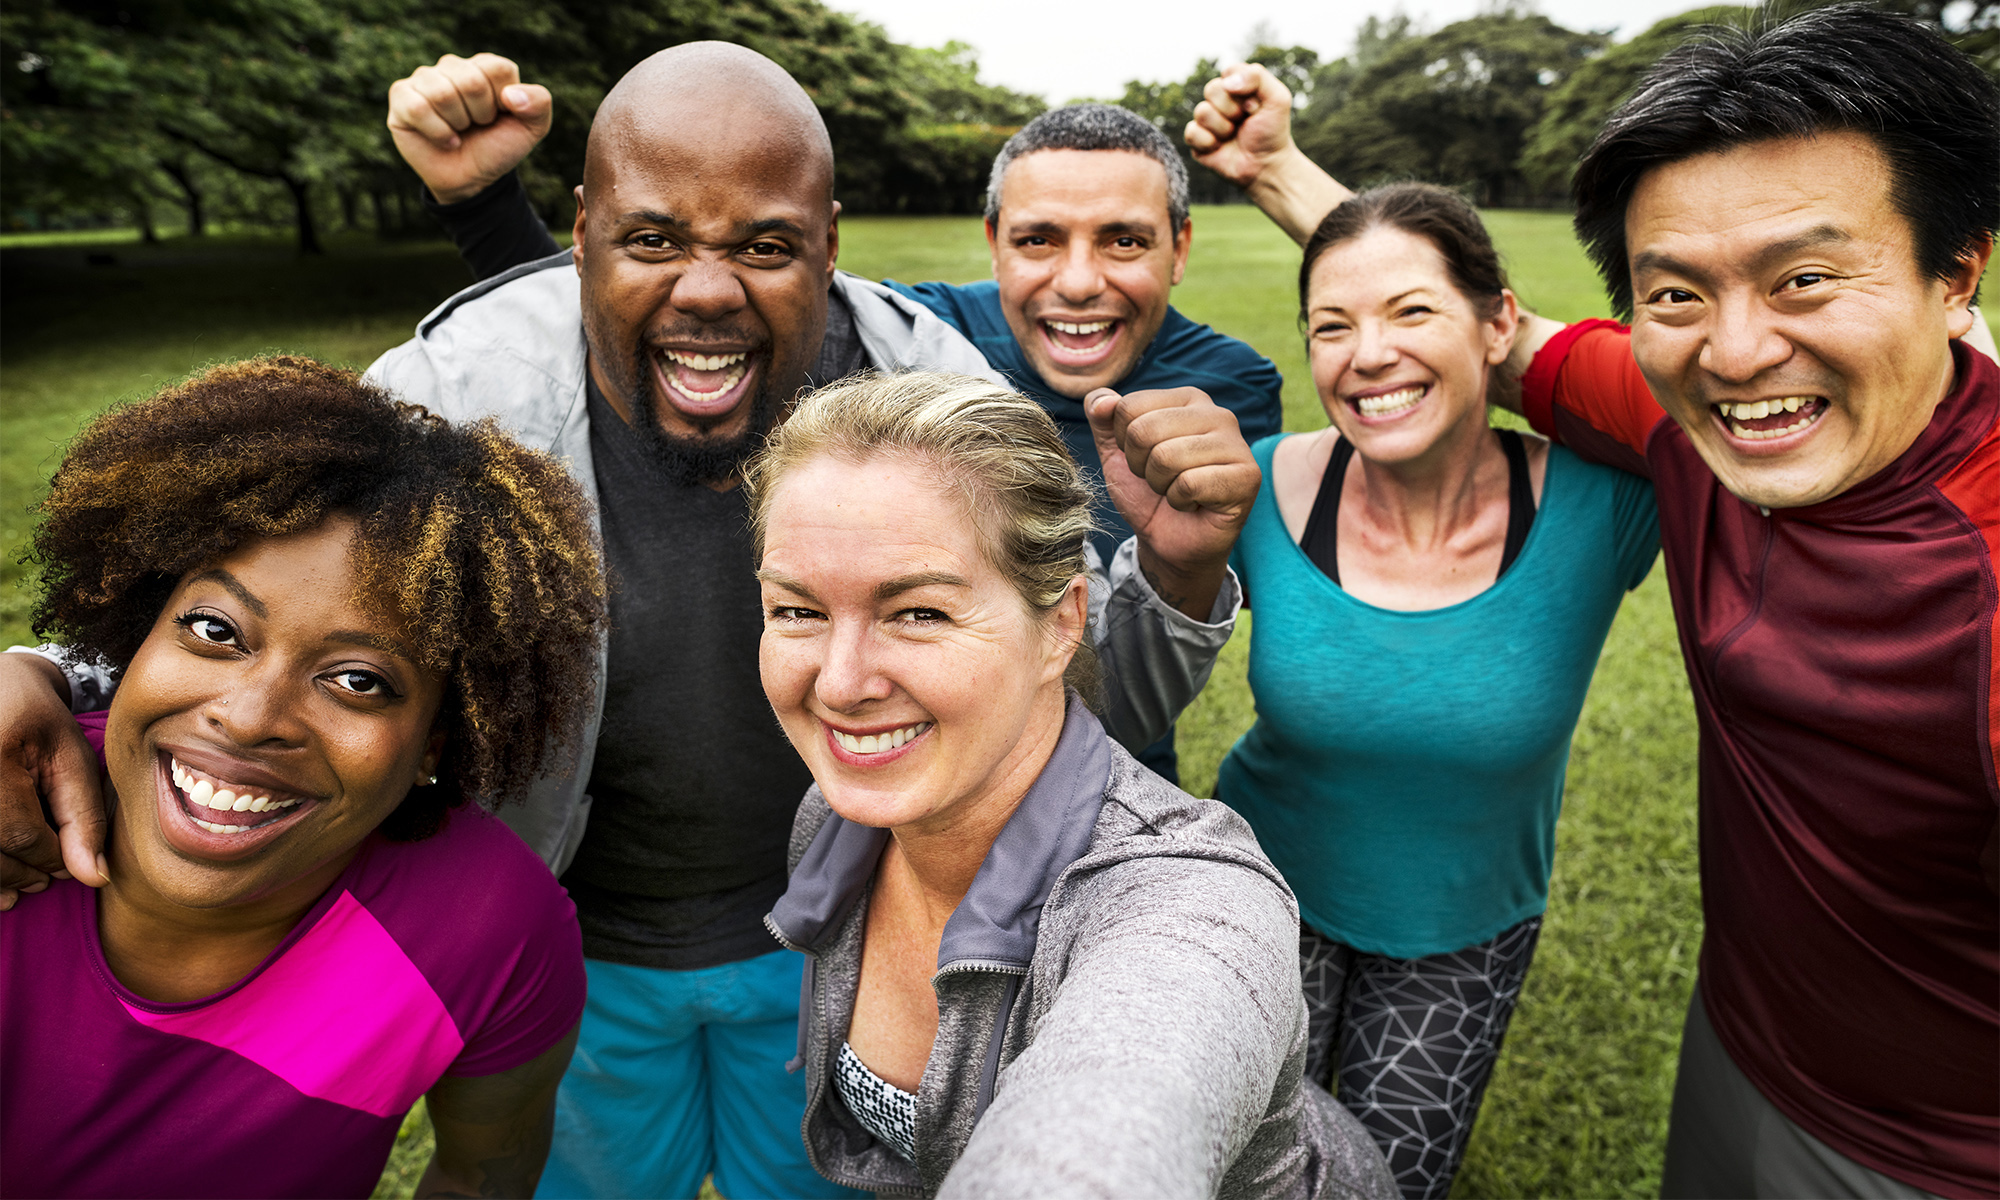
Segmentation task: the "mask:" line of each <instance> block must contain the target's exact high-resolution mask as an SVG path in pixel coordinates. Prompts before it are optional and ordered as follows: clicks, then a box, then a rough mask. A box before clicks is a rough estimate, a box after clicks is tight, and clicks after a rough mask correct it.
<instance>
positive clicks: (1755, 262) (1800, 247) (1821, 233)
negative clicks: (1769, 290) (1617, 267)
mask: <svg viewBox="0 0 2000 1200" xmlns="http://www.w3.org/2000/svg"><path fill="white" fill-rule="evenodd" d="M1853 240H1854V235H1853V234H1851V233H1849V232H1847V231H1846V230H1845V229H1842V228H1840V227H1839V226H1837V225H1815V226H1813V227H1812V228H1811V229H1808V230H1805V231H1804V232H1801V233H1797V234H1794V235H1792V236H1791V237H1788V238H1784V239H1782V240H1780V241H1776V242H1772V243H1771V244H1770V245H1768V246H1764V247H1762V248H1760V249H1759V250H1758V251H1757V252H1756V253H1754V254H1752V255H1751V256H1750V259H1749V262H1748V263H1747V264H1746V265H1747V266H1748V267H1749V268H1750V270H1751V271H1753V272H1754V271H1761V270H1764V269H1766V268H1768V267H1770V266H1771V264H1773V263H1776V262H1779V261H1781V260H1783V259H1787V258H1790V257H1791V256H1793V255H1794V254H1798V253H1800V252H1802V251H1805V250H1816V249H1818V248H1819V247H1821V246H1838V245H1843V244H1845V243H1847V242H1851V241H1853ZM1645 271H1666V272H1668V273H1670V274H1674V275H1685V276H1687V277H1688V278H1689V279H1693V280H1697V281H1705V280H1706V279H1707V278H1708V274H1709V273H1708V272H1707V271H1705V270H1703V269H1701V268H1699V267H1696V266H1695V265H1694V264H1693V263H1689V262H1686V261H1683V260H1682V259H1678V258H1675V257H1674V256H1673V255H1671V254H1665V253H1662V252H1660V251H1658V250H1642V251H1640V252H1639V253H1638V254H1635V255H1633V256H1632V274H1634V275H1638V274H1640V273H1642V272H1645Z"/></svg>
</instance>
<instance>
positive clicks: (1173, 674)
mask: <svg viewBox="0 0 2000 1200" xmlns="http://www.w3.org/2000/svg"><path fill="white" fill-rule="evenodd" d="M1085 557H1086V559H1087V560H1088V562H1089V564H1090V568H1091V580H1090V627H1091V629H1092V631H1093V636H1094V639H1095V644H1096V648H1097V660H1098V667H1099V669H1100V671H1101V672H1102V674H1103V677H1104V712H1103V721H1104V728H1105V730H1106V731H1107V732H1108V733H1110V734H1111V736H1112V737H1113V738H1115V739H1116V740H1117V741H1118V742H1119V744H1121V745H1123V746H1124V747H1125V748H1126V749H1128V750H1131V751H1133V752H1134V753H1137V752H1138V751H1139V750H1140V749H1142V748H1144V747H1146V746H1150V745H1152V744H1153V743H1154V742H1155V741H1158V740H1159V739H1160V738H1162V737H1164V736H1165V735H1166V732H1167V730H1168V729H1169V728H1171V727H1172V725H1173V722H1174V718H1176V717H1178V716H1180V714H1181V710H1182V709H1184V708H1186V707H1187V706H1188V705H1189V704H1192V703H1193V702H1194V698H1195V697H1196V696H1198V695H1200V694H1201V689H1202V687H1203V686H1204V685H1206V684H1207V683H1208V676H1209V672H1210V671H1211V670H1213V669H1214V667H1215V656H1216V655H1217V654H1220V653H1221V652H1222V647H1223V645H1224V644H1225V643H1227V642H1228V641H1229V635H1230V634H1231V633H1232V632H1234V631H1235V628H1236V612H1237V610H1238V609H1239V608H1241V607H1242V603H1243V589H1242V588H1241V587H1239V586H1238V585H1237V582H1236V575H1235V572H1233V571H1232V572H1230V573H1229V575H1228V577H1227V578H1226V579H1224V581H1223V584H1222V593H1221V594H1220V595H1218V596H1217V597H1216V600H1215V607H1214V608H1213V609H1211V610H1210V612H1209V619H1208V620H1207V621H1205V622H1204V621H1196V620H1195V619H1193V618H1192V617H1189V616H1188V615H1187V614H1186V613H1183V612H1181V611H1180V610H1179V609H1177V608H1175V607H1174V606H1173V605H1171V604H1168V603H1167V602H1166V601H1165V600H1162V599H1161V598H1160V596H1159V593H1157V592H1155V591H1154V590H1153V587H1152V585H1151V584H1149V583H1147V582H1146V575H1145V572H1143V571H1141V570H1140V569H1139V539H1138V538H1136V537H1131V538H1127V539H1125V542H1124V544H1123V545H1121V546H1119V547H1118V552H1117V553H1116V554H1115V555H1113V556H1112V559H1111V566H1110V568H1109V569H1108V570H1107V569H1105V568H1104V567H1103V566H1102V560H1101V559H1099V558H1098V555H1097V548H1096V546H1094V545H1089V544H1088V543H1086V550H1085Z"/></svg>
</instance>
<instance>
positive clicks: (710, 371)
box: [652, 349, 756, 417]
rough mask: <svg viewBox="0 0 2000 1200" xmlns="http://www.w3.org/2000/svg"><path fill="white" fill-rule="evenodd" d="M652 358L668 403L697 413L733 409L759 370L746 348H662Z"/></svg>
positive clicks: (698, 415) (718, 413) (716, 413)
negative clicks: (711, 350)
mask: <svg viewBox="0 0 2000 1200" xmlns="http://www.w3.org/2000/svg"><path fill="white" fill-rule="evenodd" d="M652 360H653V370H654V372H655V373H656V374H657V375H658V376H659V382H660V390H661V391H662V392H663V393H664V394H665V395H666V398H667V401H668V403H670V404H672V405H673V406H674V407H675V408H677V409H679V410H681V411H682V412H684V413H687V414H688V415H690V416H694V417H714V416H719V415H721V414H723V413H726V412H729V411H731V410H732V409H734V408H735V407H736V406H737V404H738V403H739V402H740V401H741V400H742V399H743V396H744V394H745V393H746V392H747V391H748V390H749V383H750V380H751V377H752V376H753V375H754V374H755V372H756V364H755V363H753V362H752V361H751V359H750V352H749V351H747V350H738V351H734V352H732V353H727V354H696V353H694V352H692V351H686V350H666V349H660V350H655V351H654V352H653V355H652Z"/></svg>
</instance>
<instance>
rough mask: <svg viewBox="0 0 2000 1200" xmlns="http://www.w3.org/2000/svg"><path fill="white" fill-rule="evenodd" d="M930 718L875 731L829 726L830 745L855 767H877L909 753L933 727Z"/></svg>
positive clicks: (834, 753)
mask: <svg viewBox="0 0 2000 1200" xmlns="http://www.w3.org/2000/svg"><path fill="white" fill-rule="evenodd" d="M931 724H932V723H931V722H929V721H918V722H916V723H914V724H911V725H901V726H898V727H896V728H894V729H884V730H880V731H878V732H875V733H849V732H847V731H846V730H844V729H835V728H834V727H833V726H831V725H828V726H827V727H826V740H827V745H828V746H829V747H830V748H831V749H832V750H833V756H834V757H835V758H837V759H839V760H840V761H841V762H843V763H846V764H847V765H849V766H854V767H878V766H882V765H884V764H887V763H891V762H894V761H895V760H896V759H899V758H901V757H903V755H905V754H907V753H909V751H910V747H911V746H912V745H913V744H914V743H915V742H916V741H917V740H918V739H920V738H922V737H923V736H924V735H925V734H926V733H929V732H930V730H931Z"/></svg>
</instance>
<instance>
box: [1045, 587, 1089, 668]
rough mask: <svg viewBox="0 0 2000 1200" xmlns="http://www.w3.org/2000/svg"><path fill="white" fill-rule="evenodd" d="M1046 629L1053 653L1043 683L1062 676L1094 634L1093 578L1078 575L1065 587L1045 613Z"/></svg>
mask: <svg viewBox="0 0 2000 1200" xmlns="http://www.w3.org/2000/svg"><path fill="white" fill-rule="evenodd" d="M1042 622H1043V629H1044V631H1045V632H1046V633H1047V634H1048V636H1049V644H1050V654H1049V658H1048V661H1047V662H1046V663H1044V664H1043V670H1042V682H1043V683H1047V682H1049V681H1050V680H1051V679H1061V678H1062V677H1063V674H1064V673H1065V672H1066V671H1068V670H1069V664H1070V660H1071V659H1072V658H1075V657H1076V652H1077V650H1078V649H1079V648H1080V647H1082V645H1083V644H1084V642H1085V641H1086V640H1087V639H1088V638H1089V637H1090V581H1089V578H1088V577H1087V576H1084V575H1078V576H1076V577H1074V578H1072V579H1071V580H1070V581H1069V586H1068V587H1067V588H1065V589H1064V590H1063V594H1062V599H1060V600H1057V601H1056V603H1055V607H1054V608H1052V609H1050V610H1048V611H1047V612H1045V613H1043V614H1042Z"/></svg>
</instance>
